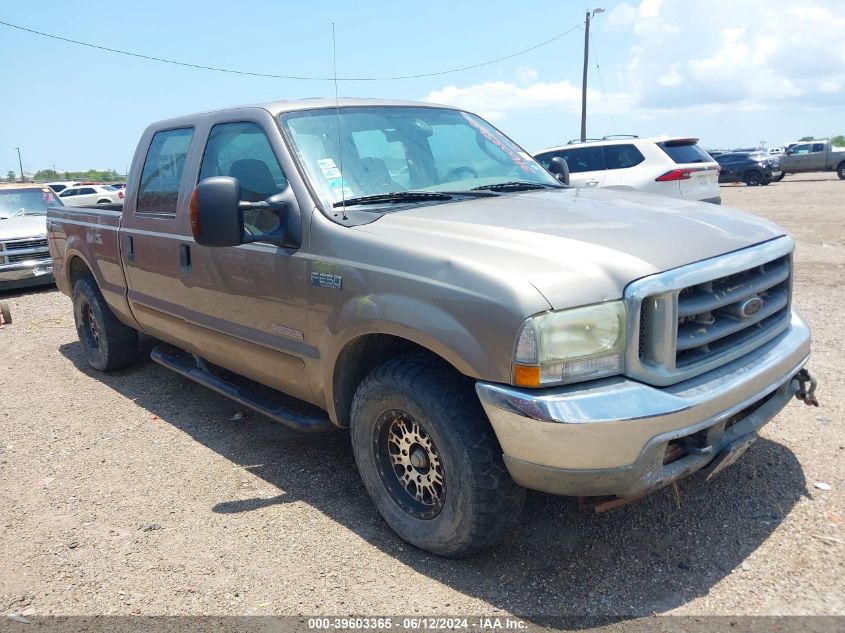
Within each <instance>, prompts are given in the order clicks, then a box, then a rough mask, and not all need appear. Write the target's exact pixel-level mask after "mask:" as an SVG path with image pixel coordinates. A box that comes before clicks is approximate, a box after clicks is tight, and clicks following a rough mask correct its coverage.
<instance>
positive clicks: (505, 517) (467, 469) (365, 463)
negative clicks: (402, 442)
mask: <svg viewBox="0 0 845 633" xmlns="http://www.w3.org/2000/svg"><path fill="white" fill-rule="evenodd" d="M397 412H401V414H402V415H407V416H408V417H410V418H412V419H413V420H415V421H416V422H417V423H418V424H419V427H420V428H422V429H424V431H425V433H426V434H427V438H430V440H431V442H433V446H434V447H435V448H436V450H435V452H436V459H437V463H438V464H440V465H442V478H443V488H442V495H441V497H440V505H439V510H437V509H436V507H435V506H432V507H433V508H435V509H433V510H431V511H430V512H429V514H432V513H434V512H435V510H436V513H435V514H434V515H433V516H427V517H426V518H421V516H420V514H421V513H416V514H415V513H414V511H413V510H409V509H408V508H407V507H403V505H400V501H401V499H400V498H399V497H397V495H401V493H402V490H399V491H398V492H397V489H396V487H395V483H396V482H399V479H400V478H399V476H398V475H397V474H396V472H394V470H393V469H392V468H391V467H390V466H387V467H385V456H387V457H388V459H389V455H388V453H389V449H388V448H387V445H386V444H384V443H382V444H381V445H382V447H384V450H387V451H388V453H385V452H384V450H380V448H379V446H380V443H379V440H378V438H379V437H380V433H381V432H382V428H383V425H384V424H391V425H393V424H396V421H395V420H394V421H393V422H391V421H390V419H391V418H392V416H394V415H397ZM385 420H387V421H385ZM350 426H351V429H350V430H351V436H352V448H353V451H354V453H355V461H356V463H357V464H358V470H359V472H360V473H361V478H362V479H363V481H364V485H365V486H366V488H367V492H369V494H370V497H371V498H372V500H373V503H375V505H376V507H377V508H378V510H379V512H380V513H381V515H382V516H383V517H384V519H385V520H386V521H387V523H388V525H390V527H391V528H392V529H393V530H394V531H395V532H396V533H397V534H398V535H399V536H400V537H401V538H402V539H404V540H405V541H407V542H408V543H411V544H412V545H415V546H417V547H419V548H421V549H424V550H427V551H429V552H432V553H434V554H438V555H441V556H447V557H450V558H460V557H463V556H469V555H471V554H474V553H476V552H479V551H481V550H483V549H485V548H486V547H489V546H491V545H493V544H494V543H496V542H498V541H499V540H501V539H502V538H503V537H504V536H505V535H506V534H507V533H508V532H509V531H510V530H511V529H512V528H513V527H514V525H515V524H516V523H517V521H518V520H519V515H520V512H521V511H522V505H523V502H524V500H525V489H524V488H522V487H520V486H518V485H517V484H516V483H515V482H514V481H513V479H511V477H510V474H509V473H508V471H507V469H506V468H505V465H504V462H503V461H502V449H501V447H500V446H499V443H498V441H497V440H496V436H495V434H494V433H493V429H492V428H491V426H490V423H489V421H488V420H487V416H486V415H485V414H484V410H483V409H482V407H481V404H480V403H479V401H478V396H477V395H476V394H475V389H474V384H473V382H472V381H471V380H469V379H467V378H466V377H464V376H462V375H460V374H459V373H458V372H457V371H455V370H454V369H453V368H452V367H451V366H449V365H448V364H447V363H445V362H444V361H442V360H440V359H438V358H436V357H434V356H430V355H427V354H417V353H415V354H410V355H408V356H402V357H399V358H395V359H392V360H390V361H388V362H386V363H384V364H383V365H381V366H380V367H377V368H376V369H374V370H373V371H372V372H371V373H370V374H369V375H368V376H367V377H366V378H365V379H364V381H363V382H362V383H361V384H360V385H359V387H358V389H357V391H356V392H355V397H354V399H353V402H352V414H351V425H350ZM390 428H391V429H392V428H393V426H391V427H390ZM409 450H410V449H409ZM394 454H395V453H394ZM400 468H401V467H400ZM402 472H405V471H402ZM408 472H411V471H410V467H409V470H408ZM391 477H393V478H395V481H394V486H393V487H391V486H390V482H391V481H393V480H391V479H390V478H391ZM399 485H400V488H401V487H402V484H401V482H400V484H399ZM405 491H406V492H407V490H405ZM397 499H399V501H397ZM409 499H410V497H409ZM411 503H413V501H411Z"/></svg>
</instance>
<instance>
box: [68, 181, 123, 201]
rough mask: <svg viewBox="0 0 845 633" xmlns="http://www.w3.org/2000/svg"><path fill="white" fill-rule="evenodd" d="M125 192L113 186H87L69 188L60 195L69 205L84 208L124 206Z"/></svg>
mask: <svg viewBox="0 0 845 633" xmlns="http://www.w3.org/2000/svg"><path fill="white" fill-rule="evenodd" d="M123 195H124V194H123V190H122V189H118V188H117V187H112V186H111V185H87V184H85V183H83V184H81V185H79V186H78V187H68V188H67V189H65V190H64V191H62V192H61V193H60V194H59V197H60V198H61V199H62V202H64V203H65V204H67V205H71V206H84V205H86V204H123Z"/></svg>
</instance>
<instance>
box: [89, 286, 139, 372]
mask: <svg viewBox="0 0 845 633" xmlns="http://www.w3.org/2000/svg"><path fill="white" fill-rule="evenodd" d="M73 317H74V320H75V321H76V333H77V335H78V336H79V342H80V343H81V344H82V351H83V352H84V354H85V360H86V361H88V364H89V365H91V367H93V368H94V369H97V370H99V371H115V370H117V369H124V368H125V367H129V366H130V365H132V364H134V363H135V362H136V361H137V360H138V332H137V331H136V330H133V329H132V328H131V327H129V326H127V325H124V324H123V323H121V322H120V321H118V320H117V317H116V316H114V313H112V311H111V309H109V306H108V304H106V300H105V299H104V298H103V295H102V293H101V292H100V289H99V288H98V287H97V282H96V281H94V278H93V277H83V278H82V279H79V280H78V281H77V282H76V284H75V285H74V286H73Z"/></svg>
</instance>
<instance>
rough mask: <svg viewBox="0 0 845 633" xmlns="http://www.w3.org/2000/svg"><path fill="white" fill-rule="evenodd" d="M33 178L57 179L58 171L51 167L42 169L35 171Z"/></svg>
mask: <svg viewBox="0 0 845 633" xmlns="http://www.w3.org/2000/svg"><path fill="white" fill-rule="evenodd" d="M33 179H34V180H58V179H59V173H58V172H57V171H55V170H53V169H42V170H40V171H37V172H35V176H33Z"/></svg>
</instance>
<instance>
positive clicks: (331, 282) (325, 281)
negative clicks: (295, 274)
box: [311, 272, 343, 290]
mask: <svg viewBox="0 0 845 633" xmlns="http://www.w3.org/2000/svg"><path fill="white" fill-rule="evenodd" d="M311 285H312V286H317V287H318V288H331V289H332V290H340V289H341V288H342V287H343V277H341V276H340V275H332V274H330V273H318V272H313V273H311Z"/></svg>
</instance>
